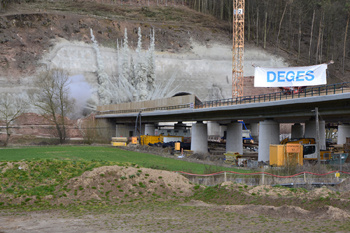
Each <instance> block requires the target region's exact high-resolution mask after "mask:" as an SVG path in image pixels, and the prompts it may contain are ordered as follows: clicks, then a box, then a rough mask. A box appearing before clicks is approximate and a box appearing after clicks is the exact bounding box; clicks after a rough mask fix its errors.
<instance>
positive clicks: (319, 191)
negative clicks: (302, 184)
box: [307, 186, 335, 198]
mask: <svg viewBox="0 0 350 233" xmlns="http://www.w3.org/2000/svg"><path fill="white" fill-rule="evenodd" d="M334 194H335V192H334V191H332V190H330V189H328V188H327V187H326V186H322V187H321V188H316V189H313V190H311V191H310V192H309V193H308V194H307V196H308V198H319V197H323V198H326V197H328V196H331V195H334Z"/></svg>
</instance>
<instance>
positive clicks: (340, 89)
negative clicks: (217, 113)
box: [97, 82, 350, 115]
mask: <svg viewBox="0 0 350 233" xmlns="http://www.w3.org/2000/svg"><path fill="white" fill-rule="evenodd" d="M346 92H350V82H344V83H338V84H329V85H323V86H316V87H308V88H305V89H302V90H301V91H298V93H295V92H294V91H290V92H282V91H281V92H274V93H269V94H261V95H254V96H243V97H237V98H228V99H220V100H211V101H205V102H202V103H200V104H196V105H195V106H193V105H192V106H193V108H196V109H198V108H211V107H221V106H230V105H239V104H248V103H261V102H271V101H278V100H287V99H297V98H305V97H312V96H324V95H333V94H340V93H346ZM192 106H191V105H190V104H182V105H174V106H165V107H155V108H142V109H126V110H107V111H100V112H97V115H107V114H125V113H138V112H140V111H142V112H152V111H169V110H176V109H185V108H187V109H188V108H191V107H192Z"/></svg>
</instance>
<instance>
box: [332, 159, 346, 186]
mask: <svg viewBox="0 0 350 233" xmlns="http://www.w3.org/2000/svg"><path fill="white" fill-rule="evenodd" d="M348 158H350V157H348ZM334 188H335V189H336V190H338V191H348V190H350V179H349V178H347V179H345V180H343V181H342V182H341V183H340V184H337V185H335V186H334Z"/></svg>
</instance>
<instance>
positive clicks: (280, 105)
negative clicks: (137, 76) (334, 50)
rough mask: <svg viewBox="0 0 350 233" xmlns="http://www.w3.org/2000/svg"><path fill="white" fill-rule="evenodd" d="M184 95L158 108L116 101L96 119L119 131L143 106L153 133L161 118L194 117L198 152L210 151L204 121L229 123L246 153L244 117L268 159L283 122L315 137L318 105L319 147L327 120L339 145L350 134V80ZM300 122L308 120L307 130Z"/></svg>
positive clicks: (231, 138) (230, 142)
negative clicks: (204, 96)
mask: <svg viewBox="0 0 350 233" xmlns="http://www.w3.org/2000/svg"><path fill="white" fill-rule="evenodd" d="M186 98H187V99H185V100H184V101H182V102H181V101H180V102H179V101H178V100H176V99H174V100H171V99H170V100H169V101H170V102H174V104H170V105H169V103H167V104H166V105H167V106H164V107H162V106H160V105H162V104H159V105H158V106H156V107H155V106H152V107H144V106H143V107H140V106H139V108H138V109H137V108H130V106H129V109H118V106H117V105H110V106H101V107H99V108H98V111H99V112H98V114H97V115H96V118H97V119H101V120H102V119H105V120H106V121H108V122H109V124H111V125H113V126H115V128H116V131H115V134H117V133H118V127H119V126H120V125H127V124H130V123H133V122H135V119H136V117H137V115H138V114H139V112H140V111H141V116H142V124H145V127H146V129H145V134H147V133H148V134H150V135H151V134H154V129H155V128H154V127H155V126H154V124H156V123H158V122H178V121H195V122H196V123H195V124H193V125H192V132H191V133H192V135H191V136H192V140H191V150H194V151H196V152H207V150H208V144H207V132H208V130H207V124H204V123H203V121H210V122H218V123H220V124H227V139H226V143H227V144H226V150H227V151H238V152H240V153H243V144H242V126H241V123H239V122H237V120H244V122H245V123H250V124H251V126H252V127H255V128H257V127H259V136H258V137H259V157H258V159H259V161H267V160H269V145H270V144H278V143H279V125H280V123H295V124H294V125H293V126H292V137H303V136H305V137H313V138H316V121H315V111H314V110H315V108H316V107H317V108H318V112H319V115H320V117H319V119H320V120H319V128H320V148H321V149H325V147H326V138H325V123H337V124H339V126H338V144H344V143H345V139H346V137H350V125H348V124H349V123H350V88H349V87H348V84H347V83H345V84H344V83H343V84H334V85H327V86H322V87H314V88H308V89H306V90H305V92H304V93H298V94H293V93H291V94H290V95H284V94H283V93H281V92H276V93H270V94H265V95H258V96H249V97H241V98H236V99H224V100H215V101H207V102H203V103H201V102H199V101H198V100H196V98H195V96H187V97H186ZM169 101H168V102H169ZM158 102H159V101H158ZM163 102H164V101H163ZM300 123H305V129H304V128H303V126H302V125H300ZM133 127H134V126H133ZM252 130H254V129H252ZM304 131H305V133H304ZM152 132H153V133H152ZM124 136H126V134H125V133H124Z"/></svg>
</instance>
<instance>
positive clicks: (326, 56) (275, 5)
mask: <svg viewBox="0 0 350 233" xmlns="http://www.w3.org/2000/svg"><path fill="white" fill-rule="evenodd" d="M188 6H189V7H190V8H192V9H194V10H196V11H199V12H202V13H206V14H211V15H214V16H215V17H217V18H220V19H222V20H227V21H229V22H232V16H233V0H189V2H188ZM349 19H350V1H349V0H308V1H305V0H279V1H273V0H264V1H261V0H245V40H246V41H248V42H254V43H255V44H256V46H259V47H263V48H266V46H267V43H269V44H270V45H273V46H274V47H275V53H278V50H279V49H281V50H285V51H287V52H288V53H289V54H290V55H292V56H293V57H294V58H295V59H293V60H294V61H295V63H296V64H302V65H308V64H320V63H325V62H327V61H329V60H331V59H332V60H334V61H335V65H334V67H335V68H336V69H338V70H340V71H341V72H342V73H343V74H344V73H345V72H346V69H349V62H347V61H348V60H349V57H350V49H349V48H350V42H349V40H348V38H347V37H348V34H349V30H348V28H349ZM334 67H333V69H334Z"/></svg>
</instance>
